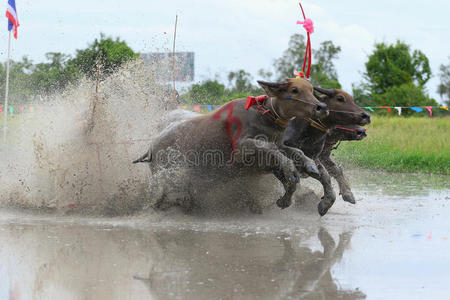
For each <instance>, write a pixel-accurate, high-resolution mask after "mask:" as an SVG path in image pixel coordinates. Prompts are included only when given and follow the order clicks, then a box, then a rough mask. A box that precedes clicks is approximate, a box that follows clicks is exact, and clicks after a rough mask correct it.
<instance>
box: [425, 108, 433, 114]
mask: <svg viewBox="0 0 450 300" xmlns="http://www.w3.org/2000/svg"><path fill="white" fill-rule="evenodd" d="M425 108H426V109H427V110H428V111H429V112H430V117H432V116H433V111H432V109H433V108H432V107H431V106H425Z"/></svg>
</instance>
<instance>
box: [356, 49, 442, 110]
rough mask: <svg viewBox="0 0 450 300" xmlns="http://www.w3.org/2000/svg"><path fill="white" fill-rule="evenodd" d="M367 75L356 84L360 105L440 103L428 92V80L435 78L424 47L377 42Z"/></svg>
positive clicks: (421, 104)
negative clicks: (412, 47)
mask: <svg viewBox="0 0 450 300" xmlns="http://www.w3.org/2000/svg"><path fill="white" fill-rule="evenodd" d="M364 78H365V82H364V83H363V84H362V85H360V86H359V87H357V86H354V87H353V93H354V98H355V101H356V103H358V104H360V105H364V106H383V105H385V106H426V105H431V106H432V105H437V103H436V101H435V100H434V99H431V98H430V97H428V95H426V93H425V84H426V83H427V81H428V80H429V79H430V78H431V68H430V64H429V61H428V58H427V57H426V55H425V54H424V53H423V52H421V51H420V50H414V51H411V49H410V46H409V45H407V44H405V43H403V42H400V41H397V42H396V43H395V44H390V45H388V44H385V43H378V44H375V49H374V51H373V53H372V54H371V55H370V56H369V59H368V61H367V62H366V72H365V73H364ZM405 113H406V114H409V113H411V111H410V110H406V111H405Z"/></svg>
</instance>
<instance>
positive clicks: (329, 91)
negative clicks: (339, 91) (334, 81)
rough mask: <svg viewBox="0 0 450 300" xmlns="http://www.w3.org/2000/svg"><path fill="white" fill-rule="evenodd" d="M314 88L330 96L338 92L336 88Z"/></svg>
mask: <svg viewBox="0 0 450 300" xmlns="http://www.w3.org/2000/svg"><path fill="white" fill-rule="evenodd" d="M314 90H316V91H318V92H319V93H322V94H325V95H327V96H329V97H333V96H334V95H335V94H336V90H335V89H323V88H320V87H314Z"/></svg>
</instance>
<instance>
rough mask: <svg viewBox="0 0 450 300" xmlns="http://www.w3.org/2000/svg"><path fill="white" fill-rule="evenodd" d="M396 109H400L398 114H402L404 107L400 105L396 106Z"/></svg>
mask: <svg viewBox="0 0 450 300" xmlns="http://www.w3.org/2000/svg"><path fill="white" fill-rule="evenodd" d="M394 108H395V109H396V110H398V115H399V116H400V115H401V114H402V108H401V107H400V106H396V107H394Z"/></svg>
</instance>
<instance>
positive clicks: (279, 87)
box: [258, 80, 289, 97]
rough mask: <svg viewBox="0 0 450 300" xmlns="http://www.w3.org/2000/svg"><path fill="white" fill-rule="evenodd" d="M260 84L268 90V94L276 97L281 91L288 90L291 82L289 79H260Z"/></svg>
mask: <svg viewBox="0 0 450 300" xmlns="http://www.w3.org/2000/svg"><path fill="white" fill-rule="evenodd" d="M258 84H259V85H260V86H261V87H262V88H263V89H264V90H265V91H266V93H267V95H269V96H273V97H276V96H278V95H279V94H280V93H281V92H284V91H287V89H288V87H289V83H288V82H287V81H283V82H267V81H262V80H258Z"/></svg>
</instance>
